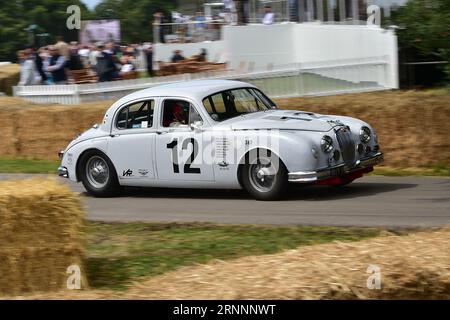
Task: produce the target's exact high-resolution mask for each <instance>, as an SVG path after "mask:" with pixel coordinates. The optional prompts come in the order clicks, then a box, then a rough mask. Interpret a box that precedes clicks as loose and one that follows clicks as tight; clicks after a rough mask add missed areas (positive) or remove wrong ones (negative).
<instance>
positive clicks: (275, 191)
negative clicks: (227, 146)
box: [241, 150, 288, 201]
mask: <svg viewBox="0 0 450 320" xmlns="http://www.w3.org/2000/svg"><path fill="white" fill-rule="evenodd" d="M252 158H253V159H252ZM263 160H264V161H267V160H269V161H270V162H271V164H272V165H270V166H269V167H265V166H264V165H267V164H264V163H260V162H261V161H263ZM264 161H263V162H264ZM258 164H260V165H262V167H258ZM273 164H275V165H273ZM264 168H267V169H269V168H274V169H275V172H276V173H275V174H272V173H273V172H272V173H270V174H267V175H262V177H263V178H262V179H261V178H258V176H257V175H255V171H256V172H260V170H261V169H263V170H264ZM269 171H270V170H269ZM241 175H242V176H241V178H242V180H241V181H242V184H243V186H244V188H245V190H247V192H248V193H249V194H250V195H251V196H253V197H254V198H255V199H256V200H263V201H273V200H279V199H281V198H282V197H283V196H284V195H285V194H286V191H287V187H288V172H287V169H286V167H285V165H284V164H283V162H282V161H281V160H280V159H279V158H278V157H277V156H276V155H274V154H273V153H271V152H270V151H266V150H257V154H256V155H254V156H253V157H252V156H250V157H249V156H248V155H247V157H246V160H245V163H244V164H243V167H242V171H241ZM264 177H266V182H267V186H266V185H263V184H264ZM272 177H273V178H272ZM269 179H271V180H272V181H271V182H268V180H269ZM261 180H262V182H261ZM258 181H259V182H258Z"/></svg>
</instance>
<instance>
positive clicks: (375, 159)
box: [289, 152, 383, 183]
mask: <svg viewBox="0 0 450 320" xmlns="http://www.w3.org/2000/svg"><path fill="white" fill-rule="evenodd" d="M382 161H383V153H382V152H378V153H376V154H375V155H373V156H371V157H370V158H366V159H361V160H358V161H356V164H355V166H353V167H349V166H347V165H345V164H340V165H337V166H334V167H329V168H325V169H321V170H317V171H297V172H290V173H289V182H298V183H308V182H316V181H320V180H324V179H327V178H331V177H338V176H342V175H344V174H347V173H350V172H353V171H357V170H360V169H364V168H368V167H373V166H374V165H376V164H379V163H380V162H382Z"/></svg>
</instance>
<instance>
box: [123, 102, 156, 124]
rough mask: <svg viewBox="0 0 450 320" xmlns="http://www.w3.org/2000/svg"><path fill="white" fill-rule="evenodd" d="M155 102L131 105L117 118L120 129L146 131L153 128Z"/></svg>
mask: <svg viewBox="0 0 450 320" xmlns="http://www.w3.org/2000/svg"><path fill="white" fill-rule="evenodd" d="M154 107H155V102H154V101H153V100H148V101H140V102H136V103H133V104H130V105H128V106H126V107H124V108H122V110H120V112H119V114H118V116H117V122H116V127H117V128H118V129H144V128H151V127H152V126H153V110H154Z"/></svg>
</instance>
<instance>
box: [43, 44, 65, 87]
mask: <svg viewBox="0 0 450 320" xmlns="http://www.w3.org/2000/svg"><path fill="white" fill-rule="evenodd" d="M49 51H50V57H49V58H48V65H47V67H46V70H45V71H48V72H50V73H51V75H52V80H53V82H54V83H55V84H66V81H67V77H66V71H65V67H66V58H65V57H64V56H63V55H62V54H60V52H59V50H58V48H56V46H50V48H49Z"/></svg>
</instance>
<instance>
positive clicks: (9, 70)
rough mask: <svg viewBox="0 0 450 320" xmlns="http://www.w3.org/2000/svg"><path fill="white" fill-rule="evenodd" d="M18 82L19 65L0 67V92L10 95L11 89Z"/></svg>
mask: <svg viewBox="0 0 450 320" xmlns="http://www.w3.org/2000/svg"><path fill="white" fill-rule="evenodd" d="M19 80H20V65H18V64H8V65H4V66H0V92H5V93H6V94H8V95H11V94H12V87H13V86H15V85H17V83H18V82H19Z"/></svg>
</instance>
